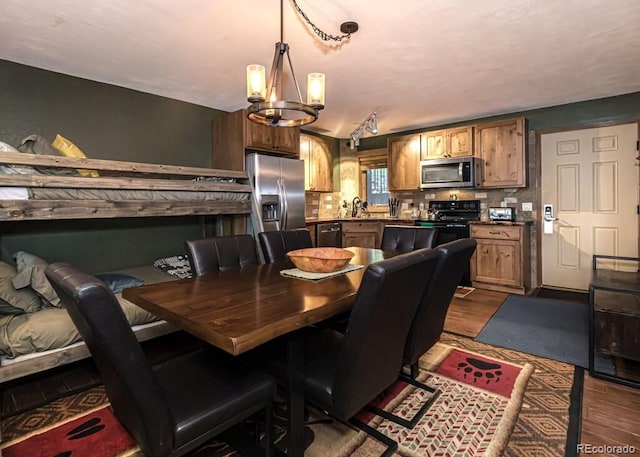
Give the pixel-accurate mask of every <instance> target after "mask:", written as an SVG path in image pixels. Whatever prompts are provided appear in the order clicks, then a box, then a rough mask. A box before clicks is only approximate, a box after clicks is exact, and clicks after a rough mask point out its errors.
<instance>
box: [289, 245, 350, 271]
mask: <svg viewBox="0 0 640 457" xmlns="http://www.w3.org/2000/svg"><path fill="white" fill-rule="evenodd" d="M287 256H289V259H291V261H292V262H293V264H294V265H295V266H296V267H298V268H299V269H301V270H302V271H309V272H311V273H331V272H333V271H338V270H341V269H343V268H344V267H346V266H347V265H348V264H349V262H350V261H351V259H352V258H353V256H354V254H353V252H351V251H347V250H346V249H341V248H306V249H297V250H295V251H290V252H288V253H287Z"/></svg>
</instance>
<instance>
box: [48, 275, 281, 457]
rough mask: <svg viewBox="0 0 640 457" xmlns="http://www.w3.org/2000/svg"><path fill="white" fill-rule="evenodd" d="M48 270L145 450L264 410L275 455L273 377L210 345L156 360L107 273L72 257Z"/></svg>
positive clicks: (156, 454) (181, 445)
mask: <svg viewBox="0 0 640 457" xmlns="http://www.w3.org/2000/svg"><path fill="white" fill-rule="evenodd" d="M45 271H46V275H47V277H48V278H49V280H50V281H51V283H52V285H53V287H54V289H55V290H56V292H57V293H58V295H59V296H60V298H61V300H62V303H63V305H64V307H65V308H66V309H67V311H68V312H69V315H70V316H71V319H72V320H73V322H74V324H75V325H76V327H77V328H78V331H79V332H80V334H81V335H82V338H83V339H84V341H85V343H86V345H87V347H88V348H89V351H90V352H91V355H92V356H93V359H94V361H95V363H96V365H97V367H98V371H99V373H100V377H101V379H102V381H103V383H104V386H105V388H106V391H107V395H108V397H109V400H110V402H111V407H112V408H113V412H114V414H115V416H116V417H117V418H118V420H119V421H120V422H121V423H122V424H123V425H124V427H125V428H126V429H127V431H128V432H129V433H130V434H131V435H132V436H133V437H134V439H135V440H136V442H137V443H138V445H139V446H140V448H141V450H142V451H143V452H144V454H145V455H147V456H153V457H165V456H180V455H184V454H185V453H187V452H189V451H191V450H193V449H195V448H197V447H198V446H200V445H201V444H203V443H205V442H207V441H209V440H210V439H211V438H213V437H215V436H216V435H219V434H220V433H222V432H224V431H226V430H227V429H229V428H230V427H231V426H233V425H235V424H237V423H239V422H240V421H243V420H244V419H247V418H249V417H250V416H253V415H255V414H258V413H260V412H261V411H264V412H265V413H266V432H265V437H264V442H265V454H266V455H272V452H273V443H272V436H273V434H272V411H273V395H274V393H275V385H274V382H273V381H272V380H271V378H269V377H268V376H267V375H265V374H263V373H262V372H260V371H258V370H255V369H254V368H251V367H249V366H247V365H242V364H236V363H234V362H235V361H234V360H232V359H233V358H232V357H231V356H226V355H225V354H222V353H215V352H213V351H207V350H199V351H195V352H191V353H187V354H184V355H181V356H178V357H175V358H173V359H169V360H167V361H165V362H163V363H161V364H160V365H158V366H156V367H153V368H152V366H151V364H150V362H149V360H148V359H147V358H146V356H145V354H144V352H143V351H142V348H141V346H140V343H138V341H137V340H136V338H135V336H134V334H133V332H132V330H131V328H130V327H129V324H128V323H127V320H126V318H125V316H124V313H123V312H122V309H121V308H120V306H119V305H118V302H117V300H116V298H115V296H114V295H113V293H112V292H111V291H110V290H109V289H108V288H107V286H106V285H105V284H104V283H103V282H102V281H100V280H98V279H96V278H95V277H93V276H91V275H89V274H86V273H84V272H82V271H80V270H78V269H77V268H76V267H73V266H72V265H69V264H67V263H53V264H50V265H48V266H47V268H46V270H45Z"/></svg>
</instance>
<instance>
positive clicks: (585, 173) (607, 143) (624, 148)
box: [541, 123, 638, 290]
mask: <svg viewBox="0 0 640 457" xmlns="http://www.w3.org/2000/svg"><path fill="white" fill-rule="evenodd" d="M637 140H638V124H635V123H633V124H625V125H617V126H607V127H599V128H592V129H583V130H574V131H567V132H559V133H551V134H545V135H542V136H541V153H542V156H541V162H542V170H541V178H542V180H541V183H542V203H543V204H552V205H553V207H554V211H555V213H556V214H554V216H555V217H556V218H557V219H556V220H555V222H554V223H553V233H550V234H548V233H543V234H542V236H541V237H542V242H541V247H542V283H543V285H545V286H551V287H561V288H569V289H578V290H586V289H587V288H588V285H589V280H590V277H591V268H592V256H593V254H604V255H618V256H629V257H637V256H638V216H637V212H636V211H637V209H636V208H637V205H638V168H637V158H636V156H637V151H636V142H637ZM619 268H623V267H622V266H619Z"/></svg>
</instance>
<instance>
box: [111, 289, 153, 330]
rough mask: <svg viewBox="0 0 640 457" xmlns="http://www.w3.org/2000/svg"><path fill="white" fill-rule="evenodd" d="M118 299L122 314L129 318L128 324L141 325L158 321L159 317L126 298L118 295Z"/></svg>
mask: <svg viewBox="0 0 640 457" xmlns="http://www.w3.org/2000/svg"><path fill="white" fill-rule="evenodd" d="M116 298H117V299H118V303H119V304H120V308H122V312H123V313H124V315H125V317H126V318H127V322H129V325H141V324H146V323H148V322H153V321H157V320H158V317H157V316H156V315H154V314H152V313H150V312H149V311H147V310H146V309H142V308H140V307H139V306H137V305H134V304H133V303H131V302H130V301H129V300H127V299H126V298H122V295H120V294H118V295H116Z"/></svg>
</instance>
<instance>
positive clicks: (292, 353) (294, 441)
mask: <svg viewBox="0 0 640 457" xmlns="http://www.w3.org/2000/svg"><path fill="white" fill-rule="evenodd" d="M287 366H288V372H289V373H288V375H287V384H288V390H289V409H288V413H289V430H288V434H287V456H289V457H301V456H303V455H304V380H303V379H302V377H301V374H300V373H301V371H302V369H303V367H304V338H303V336H302V332H300V331H297V332H291V333H289V336H288V341H287Z"/></svg>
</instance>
